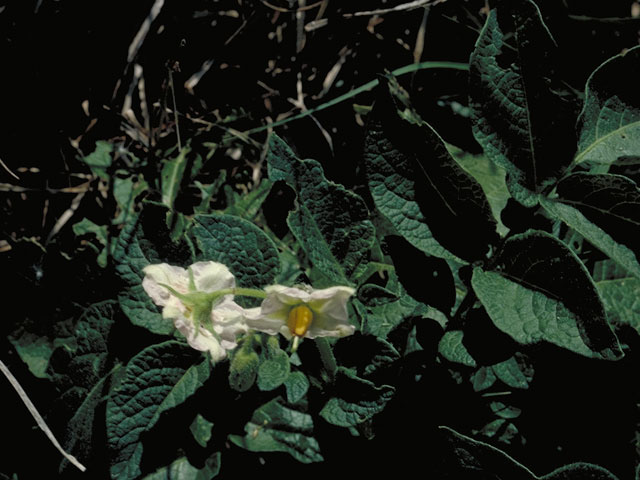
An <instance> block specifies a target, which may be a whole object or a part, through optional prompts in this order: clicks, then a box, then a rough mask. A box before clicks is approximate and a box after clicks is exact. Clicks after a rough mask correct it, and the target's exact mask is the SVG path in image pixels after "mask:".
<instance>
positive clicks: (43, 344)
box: [9, 329, 54, 378]
mask: <svg viewBox="0 0 640 480" xmlns="http://www.w3.org/2000/svg"><path fill="white" fill-rule="evenodd" d="M9 341H10V342H11V344H12V345H13V347H14V348H15V349H16V352H17V353H18V355H19V356H20V359H21V360H22V361H23V362H24V363H25V364H26V365H27V367H28V368H29V371H30V372H31V373H32V374H33V375H34V376H35V377H37V378H47V377H48V374H47V368H48V366H49V359H50V358H51V354H52V353H53V351H54V341H53V340H52V339H51V338H49V337H47V336H43V335H37V334H35V333H32V332H29V331H26V330H23V329H18V330H17V331H15V332H12V334H11V336H9Z"/></svg>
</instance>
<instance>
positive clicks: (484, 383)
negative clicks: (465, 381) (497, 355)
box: [470, 367, 497, 392]
mask: <svg viewBox="0 0 640 480" xmlns="http://www.w3.org/2000/svg"><path fill="white" fill-rule="evenodd" d="M496 378H497V377H496V374H495V373H494V371H493V369H492V368H491V367H480V368H479V369H478V370H476V371H475V372H474V374H473V375H471V379H470V380H471V385H472V386H473V391H474V392H482V391H483V390H487V389H488V388H491V387H492V386H493V384H494V383H495V382H496Z"/></svg>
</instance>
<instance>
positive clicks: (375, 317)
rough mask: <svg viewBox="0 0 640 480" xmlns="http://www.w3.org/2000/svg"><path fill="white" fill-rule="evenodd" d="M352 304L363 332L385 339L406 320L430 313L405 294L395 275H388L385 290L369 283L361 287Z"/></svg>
mask: <svg viewBox="0 0 640 480" xmlns="http://www.w3.org/2000/svg"><path fill="white" fill-rule="evenodd" d="M353 304H354V307H355V308H356V309H357V310H359V313H360V315H361V316H362V317H363V318H364V324H363V326H362V333H365V334H370V335H375V336H376V337H380V338H386V337H387V335H388V334H389V332H391V330H393V329H394V328H395V327H397V326H398V325H399V324H400V323H402V322H403V321H404V320H405V319H407V318H409V317H415V316H425V315H426V314H427V313H429V312H430V311H431V310H432V309H430V307H427V306H426V305H424V304H422V303H420V302H418V301H416V300H415V299H413V298H412V297H411V296H410V295H408V294H407V292H406V291H405V289H404V288H403V287H402V285H401V284H400V282H399V281H398V277H397V276H396V274H395V273H394V272H391V273H390V274H389V281H388V282H387V286H386V288H383V287H380V286H378V285H371V284H365V285H363V286H362V287H360V289H359V291H358V298H357V299H354V300H353Z"/></svg>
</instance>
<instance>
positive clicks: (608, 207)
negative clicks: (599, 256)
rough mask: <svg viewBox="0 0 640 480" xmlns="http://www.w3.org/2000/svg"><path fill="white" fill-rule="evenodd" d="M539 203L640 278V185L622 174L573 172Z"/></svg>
mask: <svg viewBox="0 0 640 480" xmlns="http://www.w3.org/2000/svg"><path fill="white" fill-rule="evenodd" d="M557 193H558V198H557V199H556V201H551V200H545V201H543V202H542V206H543V207H544V208H545V209H546V210H547V211H548V212H549V213H551V214H552V215H555V216H556V217H557V218H560V219H561V220H562V221H563V222H565V223H566V224H567V225H569V226H570V227H571V228H573V229H574V230H576V231H577V232H579V233H580V234H581V235H582V236H584V237H585V238H586V239H587V240H589V242H591V243H592V244H593V245H594V246H596V247H597V248H598V249H600V250H601V251H602V252H603V253H605V254H607V255H608V256H609V257H610V258H611V259H612V260H615V261H616V262H618V263H619V264H620V265H621V266H622V267H624V268H625V269H627V270H628V271H629V272H630V273H631V274H633V275H635V276H636V277H638V278H640V262H639V261H638V258H639V257H638V256H639V255H640V189H639V188H638V187H637V185H636V184H635V183H634V182H633V181H631V180H629V179H628V178H626V177H623V176H621V175H609V174H588V173H574V174H573V175H570V176H568V177H567V178H565V179H563V180H562V181H561V182H560V183H559V184H558V187H557Z"/></svg>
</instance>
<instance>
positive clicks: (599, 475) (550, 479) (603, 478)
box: [540, 462, 618, 480]
mask: <svg viewBox="0 0 640 480" xmlns="http://www.w3.org/2000/svg"><path fill="white" fill-rule="evenodd" d="M582 479H588V480H618V477H616V476H615V475H614V474H613V473H611V472H610V471H609V470H607V469H606V468H602V467H600V466H598V465H592V464H590V463H584V462H577V463H571V464H569V465H565V466H563V467H560V468H557V469H555V470H554V471H553V472H551V473H548V474H547V475H542V476H541V477H540V480H582Z"/></svg>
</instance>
